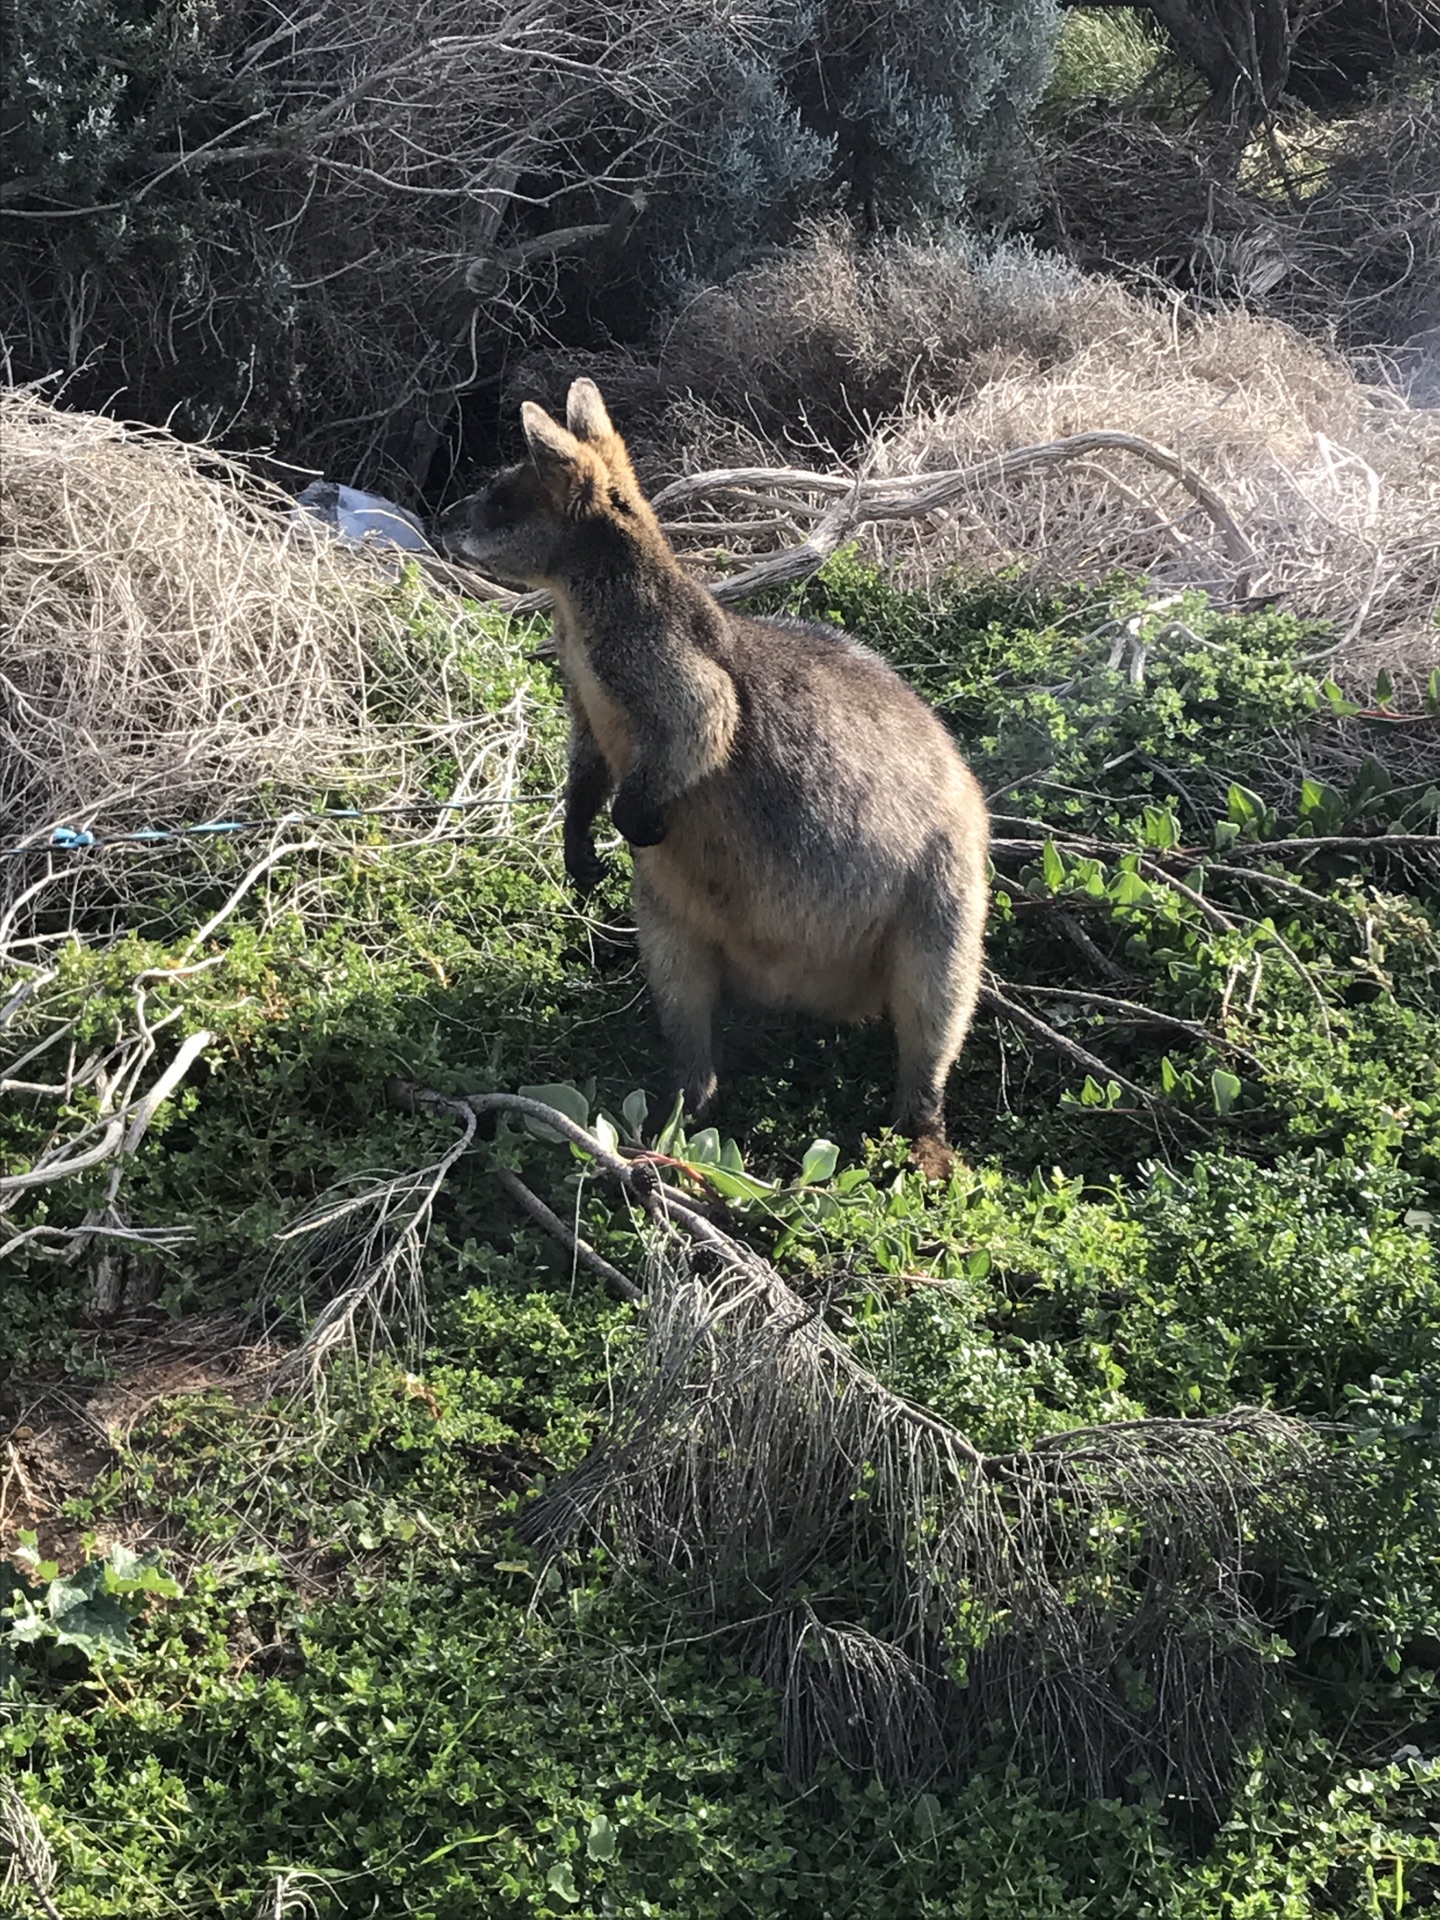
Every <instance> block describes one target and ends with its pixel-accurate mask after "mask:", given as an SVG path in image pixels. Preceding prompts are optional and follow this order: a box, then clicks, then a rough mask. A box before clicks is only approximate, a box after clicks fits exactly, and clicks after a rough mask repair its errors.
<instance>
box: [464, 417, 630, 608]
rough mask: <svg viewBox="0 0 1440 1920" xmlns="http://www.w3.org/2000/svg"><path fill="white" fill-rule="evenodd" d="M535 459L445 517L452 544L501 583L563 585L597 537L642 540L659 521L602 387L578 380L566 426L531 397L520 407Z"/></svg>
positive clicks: (499, 476)
mask: <svg viewBox="0 0 1440 1920" xmlns="http://www.w3.org/2000/svg"><path fill="white" fill-rule="evenodd" d="M520 419H521V422H522V423H523V425H524V428H525V439H526V442H527V443H528V445H529V448H530V458H529V459H528V460H525V461H522V462H521V464H520V465H519V466H515V467H507V468H506V469H505V470H504V471H503V472H502V473H499V474H497V475H496V476H495V478H494V479H493V480H492V481H491V482H490V484H489V485H488V486H487V487H485V488H483V489H482V490H481V491H480V492H479V493H472V494H470V495H469V496H468V497H467V498H466V499H464V500H462V501H460V502H459V504H458V505H456V506H453V507H451V508H450V509H449V510H448V512H446V513H444V514H442V515H441V517H440V521H439V526H438V533H439V537H440V540H441V542H442V544H443V545H444V546H445V547H446V548H447V549H448V550H449V551H450V552H451V553H452V554H454V555H455V557H456V559H457V560H468V561H469V562H470V564H471V565H472V566H475V567H478V568H479V569H480V570H481V572H482V573H487V574H489V575H490V576H491V578H492V579H496V580H502V581H505V582H507V583H513V584H515V585H517V586H525V587H543V586H549V585H551V584H552V583H554V582H556V581H560V580H563V579H564V578H565V576H566V574H567V573H568V572H569V570H570V569H571V567H572V566H574V565H575V564H576V563H577V561H580V562H581V563H582V564H583V556H584V553H585V551H586V550H587V549H588V548H589V547H590V545H591V543H590V542H589V541H587V540H586V538H585V536H586V535H587V534H590V535H594V534H596V533H599V532H602V531H603V530H604V529H606V528H607V527H608V528H610V529H612V530H614V531H615V532H616V533H622V534H623V533H625V532H628V533H630V534H631V535H632V536H633V534H635V533H638V532H641V531H642V530H645V531H648V530H651V529H653V528H654V524H655V522H654V516H653V515H652V514H651V512H650V508H649V506H648V505H647V503H646V501H645V498H644V495H643V494H642V493H641V491H640V488H639V484H638V482H637V481H636V479H635V474H634V471H633V469H632V468H631V465H630V456H629V454H628V453H627V452H626V451H625V442H624V441H623V440H622V439H621V438H620V435H619V434H618V433H617V432H616V431H615V428H614V426H613V425H612V424H611V420H610V416H609V414H608V413H607V412H606V411H605V402H604V401H603V400H602V399H601V398H600V389H599V388H598V387H597V386H596V385H595V383H594V382H593V381H592V380H576V381H575V382H573V384H572V385H571V388H570V393H569V396H568V398H567V400H566V405H565V425H564V426H563V427H562V426H561V425H560V423H559V421H558V420H552V419H551V418H550V415H549V414H548V413H546V411H545V409H544V408H543V407H537V406H536V405H535V404H534V402H533V401H530V400H527V401H526V402H525V404H524V406H523V407H522V408H521V409H520Z"/></svg>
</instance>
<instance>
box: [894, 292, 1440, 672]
mask: <svg viewBox="0 0 1440 1920" xmlns="http://www.w3.org/2000/svg"><path fill="white" fill-rule="evenodd" d="M1102 426H1103V427H1106V428H1109V429H1113V430H1118V431H1122V432H1130V433H1135V434H1141V435H1145V436H1147V437H1149V438H1151V439H1153V440H1157V441H1159V442H1160V443H1161V444H1163V445H1165V446H1167V447H1169V448H1171V449H1173V450H1174V451H1175V452H1176V453H1178V454H1179V455H1180V456H1181V458H1182V459H1184V460H1185V461H1186V462H1188V463H1189V465H1190V466H1191V467H1193V468H1194V469H1195V470H1196V471H1197V472H1198V473H1199V474H1201V475H1202V476H1203V477H1204V478H1205V479H1206V480H1207V481H1208V482H1209V483H1210V485H1211V486H1213V487H1214V488H1215V489H1216V490H1217V492H1218V493H1219V494H1220V495H1221V496H1222V497H1223V498H1224V500H1225V501H1226V503H1227V505H1228V506H1229V508H1230V510H1231V512H1232V513H1233V514H1234V516H1235V518H1236V519H1237V520H1238V521H1239V523H1240V525H1241V527H1242V528H1243V529H1244V532H1245V534H1246V536H1247V538H1248V540H1249V542H1250V545H1251V547H1252V548H1253V549H1254V551H1255V552H1256V554H1257V555H1258V556H1259V557H1260V562H1261V571H1260V573H1259V574H1258V575H1257V576H1256V577H1254V578H1253V579H1252V581H1251V590H1252V591H1253V592H1257V593H1265V594H1273V595H1276V596H1278V599H1279V602H1280V604H1281V605H1282V606H1283V607H1285V608H1286V609H1287V610H1290V611H1294V612H1296V613H1300V614H1304V615H1308V616H1313V617H1315V618H1320V619H1328V620H1330V621H1332V622H1333V623H1334V626H1335V629H1336V633H1337V638H1339V639H1340V640H1341V642H1342V644H1341V646H1340V647H1339V649H1338V650H1337V656H1336V658H1337V662H1338V663H1339V664H1340V665H1341V666H1342V667H1343V670H1344V671H1345V672H1346V673H1347V675H1348V676H1349V677H1351V678H1352V679H1355V680H1356V681H1364V680H1367V679H1368V677H1369V676H1371V675H1373V672H1374V670H1375V669H1376V668H1378V667H1380V666H1382V665H1388V666H1389V667H1390V668H1391V670H1392V672H1393V671H1396V670H1397V669H1398V670H1402V671H1404V672H1405V673H1407V674H1413V675H1419V676H1421V677H1423V676H1424V675H1425V674H1427V673H1428V672H1429V671H1430V670H1431V668H1433V667H1434V666H1436V665H1440V631H1437V628H1436V624H1435V620H1436V610H1437V606H1440V413H1426V412H1424V411H1421V410H1417V409H1412V408H1410V407H1408V406H1406V405H1404V404H1403V403H1400V402H1398V401H1394V400H1389V401H1384V402H1382V401H1380V400H1378V399H1377V398H1376V396H1375V395H1373V394H1372V393H1369V392H1367V391H1366V390H1365V389H1363V388H1362V387H1360V386H1359V385H1358V384H1357V382H1356V381H1355V380H1354V379H1353V377H1352V376H1351V375H1350V374H1349V373H1348V372H1347V371H1346V370H1345V369H1344V368H1343V367H1342V366H1341V365H1339V364H1338V363H1337V362H1335V361H1334V360H1332V359H1330V358H1329V357H1328V356H1327V355H1325V354H1324V353H1322V352H1321V351H1320V350H1319V349H1318V348H1315V347H1312V346H1310V345H1307V344H1305V343H1303V342H1301V341H1299V340H1297V339H1296V338H1295V337H1294V336H1293V335H1291V334H1289V333H1287V332H1286V331H1285V330H1284V329H1282V328H1280V327H1279V326H1277V325H1275V324H1273V323H1270V322H1266V321H1262V320H1257V319H1255V318H1253V317H1251V316H1249V315H1245V314H1230V315H1221V316H1218V317H1216V318H1214V319H1211V320H1207V321H1204V322H1202V323H1201V324H1199V325H1198V326H1196V327H1193V328H1191V329H1189V330H1188V331H1186V332H1184V333H1181V332H1179V331H1178V330H1177V331H1175V332H1173V333H1171V335H1170V337H1169V338H1168V339H1159V340H1154V341H1152V342H1151V343H1150V344H1149V347H1148V350H1146V351H1144V352H1142V353H1140V354H1136V353H1135V352H1134V351H1133V347H1132V343H1131V342H1129V341H1126V340H1120V341H1115V340H1109V339H1105V340H1098V341H1096V342H1094V343H1093V344H1090V345H1088V346H1086V347H1085V348H1084V349H1083V350H1081V351H1080V352H1078V353H1076V354H1075V355H1073V356H1072V357H1071V358H1070V359H1069V360H1067V361H1066V362H1065V364H1064V365H1063V366H1059V367H1055V368H1052V369H1050V370H1048V371H1047V372H1044V373H1022V374H1019V375H1014V374H1012V375H1007V376H1005V377H1002V378H1000V379H998V380H994V381H992V382H990V383H989V384H988V385H987V386H986V387H984V388H983V389H982V390H981V391H980V392H978V393H977V394H975V395H974V396H973V397H971V398H970V399H968V400H961V401H958V402H955V403H952V404H951V405H949V406H946V407H942V408H939V409H936V410H935V411H933V412H929V413H926V414H923V415H917V414H911V415H909V416H908V417H905V418H902V419H901V420H900V421H898V422H897V423H896V424H895V425H893V426H892V427H891V428H890V429H889V430H888V431H887V432H886V433H884V434H882V435H881V436H879V437H878V438H877V441H876V443H875V447H874V459H875V462H876V464H877V466H878V467H879V468H880V469H881V470H882V471H911V470H921V471H927V470H932V469H935V468H943V467H948V466H952V465H954V466H968V465H970V464H972V463H973V462H976V461H978V460H981V459H983V458H985V457H986V456H987V455H989V454H992V453H998V452H1002V451H1004V450H1005V449H1007V448H1010V447H1013V446H1023V445H1028V444H1033V443H1036V442H1040V441H1045V440H1051V439H1059V438H1061V437H1063V436H1064V435H1067V434H1071V433H1075V432H1078V431H1080V430H1082V429H1083V428H1085V427H1102ZM887 544H888V546H889V549H890V551H891V552H892V553H901V554H902V555H903V557H904V558H905V560H906V561H907V563H908V564H909V565H910V566H911V567H913V568H917V569H919V570H922V571H923V570H926V569H929V568H933V567H934V566H936V565H937V564H939V563H942V562H948V561H959V562H961V563H962V564H964V565H965V566H967V567H974V568H983V567H991V566H1007V565H1014V564H1020V565H1029V566H1033V567H1036V568H1037V569H1039V570H1040V571H1042V572H1043V573H1044V574H1045V575H1046V576H1048V577H1050V578H1054V579H1077V578H1085V577H1087V576H1089V577H1094V576H1096V575H1098V574H1102V573H1104V572H1105V571H1106V570H1107V569H1109V568H1112V567H1119V568H1124V569H1125V570H1127V571H1130V572H1136V573H1145V574H1148V575H1150V577H1151V578H1152V579H1154V580H1155V581H1156V582H1157V583H1161V584H1164V585H1170V586H1176V587H1180V586H1202V587H1206V588H1209V589H1211V590H1212V591H1216V590H1219V589H1221V588H1222V586H1223V583H1224V582H1225V580H1226V579H1227V577H1228V573H1229V568H1228V566H1227V556H1226V555H1225V553H1224V551H1223V549H1222V548H1221V545H1220V542H1219V540H1218V538H1217V533H1216V529H1215V527H1214V525H1213V524H1212V523H1211V522H1210V521H1209V520H1208V519H1207V518H1206V517H1205V516H1204V515H1203V514H1202V513H1201V512H1199V511H1198V510H1197V508H1196V506H1195V503H1194V502H1193V501H1191V500H1189V499H1187V498H1186V496H1185V495H1184V493H1183V492H1182V491H1181V490H1180V488H1179V487H1178V486H1176V485H1175V484H1173V483H1169V482H1166V481H1164V480H1163V478H1162V479H1160V480H1158V481H1157V478H1156V476H1155V474H1154V472H1153V471H1152V470H1149V469H1140V468H1139V467H1138V466H1136V465H1135V464H1133V463H1121V462H1119V461H1116V460H1107V461H1093V462H1089V463H1086V464H1085V465H1084V466H1083V467H1071V468H1069V469H1068V470H1067V469H1063V468H1060V469H1051V470H1043V471H1037V472H1036V473H1035V474H1034V475H1033V476H1031V477H1029V478H1027V477H1026V476H1023V475H1022V476H1019V477H1018V478H1017V479H1016V481H1014V482H1013V483H1012V484H1010V485H1008V486H1007V487H1006V488H1005V489H1004V491H1003V492H1000V491H996V490H991V491H987V492H986V493H985V494H984V495H983V496H980V497H977V498H976V499H975V500H974V501H973V503H972V504H971V506H970V509H969V511H964V510H961V511H958V512H957V513H956V514H955V515H954V516H953V517H952V518H951V519H950V520H949V521H948V522H945V523H941V524H938V525H933V526H931V527H929V528H926V529H923V530H922V529H912V530H910V531H908V532H907V533H901V534H899V535H896V534H894V533H892V534H890V535H889V536H888V541H887Z"/></svg>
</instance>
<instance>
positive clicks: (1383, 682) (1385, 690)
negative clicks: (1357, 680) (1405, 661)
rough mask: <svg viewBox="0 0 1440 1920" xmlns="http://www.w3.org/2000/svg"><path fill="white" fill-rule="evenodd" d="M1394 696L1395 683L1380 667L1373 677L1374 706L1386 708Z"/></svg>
mask: <svg viewBox="0 0 1440 1920" xmlns="http://www.w3.org/2000/svg"><path fill="white" fill-rule="evenodd" d="M1394 695H1395V682H1394V681H1393V680H1392V679H1391V678H1390V676H1389V674H1388V673H1387V672H1386V671H1385V669H1384V668H1383V667H1382V668H1381V669H1380V671H1379V673H1377V674H1376V676H1375V704H1376V706H1377V707H1388V706H1389V704H1390V702H1391V700H1392V699H1393V698H1394Z"/></svg>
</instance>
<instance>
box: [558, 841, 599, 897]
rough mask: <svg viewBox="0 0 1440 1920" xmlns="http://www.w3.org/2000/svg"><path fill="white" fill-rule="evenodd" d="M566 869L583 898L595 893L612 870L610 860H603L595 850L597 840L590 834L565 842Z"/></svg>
mask: <svg viewBox="0 0 1440 1920" xmlns="http://www.w3.org/2000/svg"><path fill="white" fill-rule="evenodd" d="M565 871H566V873H568V874H569V876H570V879H571V881H572V882H573V884H574V887H575V891H576V892H577V893H578V894H579V895H580V896H581V898H582V899H583V898H584V897H585V895H586V894H589V893H593V892H594V891H595V889H596V887H598V886H599V884H600V882H601V881H602V880H603V879H604V878H605V876H606V874H607V873H608V872H609V871H610V862H609V861H608V860H603V859H602V858H601V857H600V855H599V854H598V853H597V852H596V851H595V842H594V841H593V840H592V839H591V838H590V836H589V834H588V833H587V834H586V835H584V836H583V838H581V839H577V840H567V841H566V842H565Z"/></svg>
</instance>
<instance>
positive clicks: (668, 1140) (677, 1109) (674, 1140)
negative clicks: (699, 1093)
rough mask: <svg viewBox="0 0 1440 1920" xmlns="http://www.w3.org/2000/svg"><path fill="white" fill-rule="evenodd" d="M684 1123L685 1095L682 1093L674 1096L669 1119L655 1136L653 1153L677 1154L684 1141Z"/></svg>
mask: <svg viewBox="0 0 1440 1920" xmlns="http://www.w3.org/2000/svg"><path fill="white" fill-rule="evenodd" d="M684 1121H685V1095H684V1094H683V1093H677V1094H676V1096H675V1104H674V1106H673V1107H672V1108H671V1109H670V1118H669V1119H668V1120H667V1121H666V1122H665V1124H664V1126H663V1127H662V1128H661V1129H660V1132H659V1133H658V1135H657V1136H656V1139H655V1151H656V1152H657V1153H676V1152H678V1150H679V1149H680V1147H681V1145H682V1143H683V1142H684V1139H685V1134H684V1131H683V1127H684Z"/></svg>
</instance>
